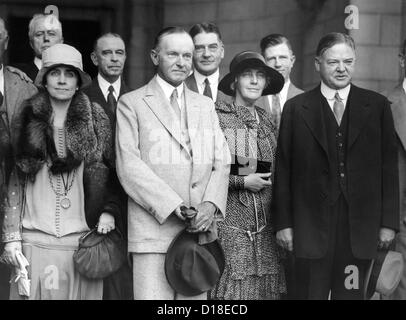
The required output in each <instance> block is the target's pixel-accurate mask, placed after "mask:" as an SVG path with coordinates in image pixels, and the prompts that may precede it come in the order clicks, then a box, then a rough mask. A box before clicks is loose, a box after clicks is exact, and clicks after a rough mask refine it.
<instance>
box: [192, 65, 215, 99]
mask: <svg viewBox="0 0 406 320" xmlns="http://www.w3.org/2000/svg"><path fill="white" fill-rule="evenodd" d="M193 73H194V76H195V79H196V83H197V89H198V90H199V93H200V94H203V92H204V88H205V86H206V84H205V83H204V81H205V80H206V78H207V79H208V80H209V84H210V89H211V95H212V98H213V101H216V99H217V91H218V89H217V87H218V85H219V77H220V71H219V69H217V70H216V72H214V73H213V74H211V75H209V76H204V75H202V74H201V73H199V71H197V70H196V69H195V70H194V71H193Z"/></svg>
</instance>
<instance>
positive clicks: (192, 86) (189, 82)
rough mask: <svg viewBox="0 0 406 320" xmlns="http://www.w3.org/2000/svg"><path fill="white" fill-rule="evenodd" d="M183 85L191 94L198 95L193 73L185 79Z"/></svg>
mask: <svg viewBox="0 0 406 320" xmlns="http://www.w3.org/2000/svg"><path fill="white" fill-rule="evenodd" d="M185 84H186V86H187V87H188V88H189V89H190V90H192V91H193V92H196V93H199V90H198V89H197V82H196V79H195V75H194V73H192V74H191V75H190V76H189V77H187V79H186V80H185Z"/></svg>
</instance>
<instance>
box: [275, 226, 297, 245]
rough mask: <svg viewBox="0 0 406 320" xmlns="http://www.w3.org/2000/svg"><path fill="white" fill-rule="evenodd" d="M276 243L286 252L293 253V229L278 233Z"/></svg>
mask: <svg viewBox="0 0 406 320" xmlns="http://www.w3.org/2000/svg"><path fill="white" fill-rule="evenodd" d="M276 242H277V243H278V244H279V245H280V246H281V247H282V248H285V249H286V250H289V251H293V229H292V228H286V229H283V230H281V231H278V232H277V233H276Z"/></svg>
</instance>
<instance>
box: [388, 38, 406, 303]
mask: <svg viewBox="0 0 406 320" xmlns="http://www.w3.org/2000/svg"><path fill="white" fill-rule="evenodd" d="M399 62H400V66H401V68H402V70H403V72H404V76H405V77H406V73H405V69H406V40H405V41H404V42H403V46H402V49H401V53H400V54H399ZM386 96H387V97H388V100H389V101H390V102H391V108H392V113H393V120H394V122H395V130H396V134H397V136H398V139H399V143H398V168H399V196H400V198H399V205H400V230H399V233H398V234H397V235H396V251H399V252H401V253H402V255H403V260H404V263H405V265H406V125H405V123H406V78H403V79H402V81H401V82H400V83H399V84H398V85H397V86H396V87H395V88H393V89H392V90H390V91H389V92H388V93H387V94H386ZM390 298H391V299H394V300H406V268H404V270H403V275H402V278H401V280H400V283H399V285H398V287H397V288H396V290H395V292H394V293H393V294H392V295H391V297H390Z"/></svg>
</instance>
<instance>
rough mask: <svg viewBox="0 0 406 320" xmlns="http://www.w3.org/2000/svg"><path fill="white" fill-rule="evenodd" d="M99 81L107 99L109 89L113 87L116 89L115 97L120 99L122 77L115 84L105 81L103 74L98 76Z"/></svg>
mask: <svg viewBox="0 0 406 320" xmlns="http://www.w3.org/2000/svg"><path fill="white" fill-rule="evenodd" d="M97 81H98V82H99V87H100V89H101V91H102V92H103V95H104V97H105V98H106V97H107V95H108V94H109V87H110V86H113V88H114V96H116V97H118V95H119V94H120V89H121V77H118V79H117V80H116V81H114V82H113V83H110V82H108V81H107V80H106V79H104V78H103V77H102V76H101V74H100V73H99V74H97Z"/></svg>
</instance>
